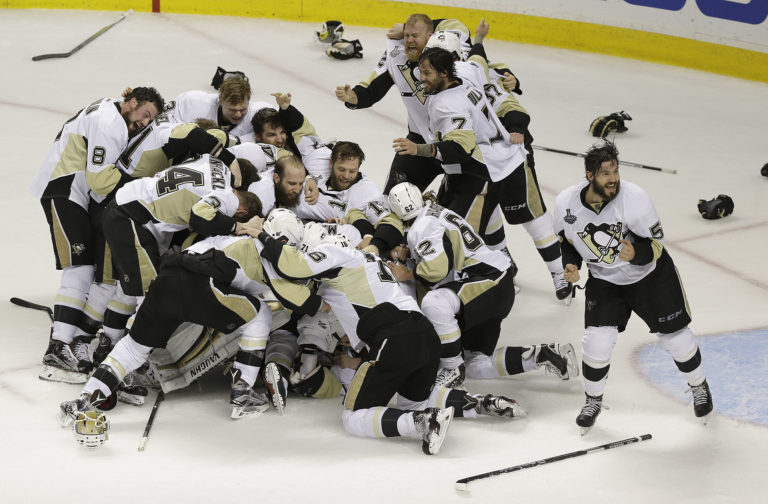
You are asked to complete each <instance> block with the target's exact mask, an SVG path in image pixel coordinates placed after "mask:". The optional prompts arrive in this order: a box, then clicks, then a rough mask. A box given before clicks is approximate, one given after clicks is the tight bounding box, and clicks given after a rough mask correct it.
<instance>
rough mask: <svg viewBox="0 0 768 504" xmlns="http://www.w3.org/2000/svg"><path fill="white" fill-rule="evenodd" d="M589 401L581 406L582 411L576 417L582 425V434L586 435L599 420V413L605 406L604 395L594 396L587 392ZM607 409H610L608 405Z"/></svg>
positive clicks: (578, 423) (577, 422) (577, 421)
mask: <svg viewBox="0 0 768 504" xmlns="http://www.w3.org/2000/svg"><path fill="white" fill-rule="evenodd" d="M586 396H587V401H586V402H585V403H584V406H583V407H582V408H581V413H579V416H577V417H576V425H578V426H579V427H581V435H582V436H583V435H585V434H586V433H587V432H589V430H590V429H591V428H592V426H593V425H595V420H597V415H599V414H600V411H601V410H602V408H603V396H602V395H599V396H597V397H592V396H591V395H589V394H586ZM606 409H608V408H607V407H606Z"/></svg>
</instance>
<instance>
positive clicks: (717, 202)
mask: <svg viewBox="0 0 768 504" xmlns="http://www.w3.org/2000/svg"><path fill="white" fill-rule="evenodd" d="M699 213H700V214H701V216H702V217H704V218H705V219H710V220H711V219H722V218H723V217H727V216H728V215H731V214H732V213H733V200H732V199H731V197H730V196H726V195H725V194H721V195H719V196H718V197H717V198H713V199H711V200H709V201H705V200H699Z"/></svg>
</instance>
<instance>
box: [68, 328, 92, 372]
mask: <svg viewBox="0 0 768 504" xmlns="http://www.w3.org/2000/svg"><path fill="white" fill-rule="evenodd" d="M91 338H92V337H91V336H78V337H76V338H75V339H74V340H73V341H72V353H73V354H74V355H75V358H76V359H77V370H78V371H79V372H81V373H84V374H90V372H91V371H93V361H92V360H91Z"/></svg>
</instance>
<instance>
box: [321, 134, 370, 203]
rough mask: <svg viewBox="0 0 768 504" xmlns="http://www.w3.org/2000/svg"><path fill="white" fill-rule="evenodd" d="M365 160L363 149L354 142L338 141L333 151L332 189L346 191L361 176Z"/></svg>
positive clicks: (330, 181)
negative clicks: (361, 166) (361, 168)
mask: <svg viewBox="0 0 768 504" xmlns="http://www.w3.org/2000/svg"><path fill="white" fill-rule="evenodd" d="M364 160H365V154H363V149H361V148H360V146H359V145H358V144H356V143H354V142H336V145H334V146H333V150H332V151H331V176H330V179H329V183H330V186H331V188H332V189H335V190H337V191H344V190H346V189H349V188H350V186H351V185H352V184H354V183H355V182H357V180H358V179H359V177H360V165H361V164H362V163H363V161H364Z"/></svg>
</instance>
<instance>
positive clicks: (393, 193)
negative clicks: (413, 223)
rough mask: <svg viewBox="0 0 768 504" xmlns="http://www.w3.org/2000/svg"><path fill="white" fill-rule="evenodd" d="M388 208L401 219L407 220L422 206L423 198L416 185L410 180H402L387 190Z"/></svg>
mask: <svg viewBox="0 0 768 504" xmlns="http://www.w3.org/2000/svg"><path fill="white" fill-rule="evenodd" d="M389 208H390V209H391V210H392V212H393V213H394V214H395V215H397V216H398V217H400V219H401V220H402V221H408V220H411V219H413V218H415V217H416V216H417V215H418V214H419V212H420V211H421V209H422V208H424V198H422V196H421V191H419V188H418V187H416V186H415V185H413V184H411V183H410V182H402V183H400V184H397V185H396V186H395V187H393V188H392V189H391V190H390V191H389Z"/></svg>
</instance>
